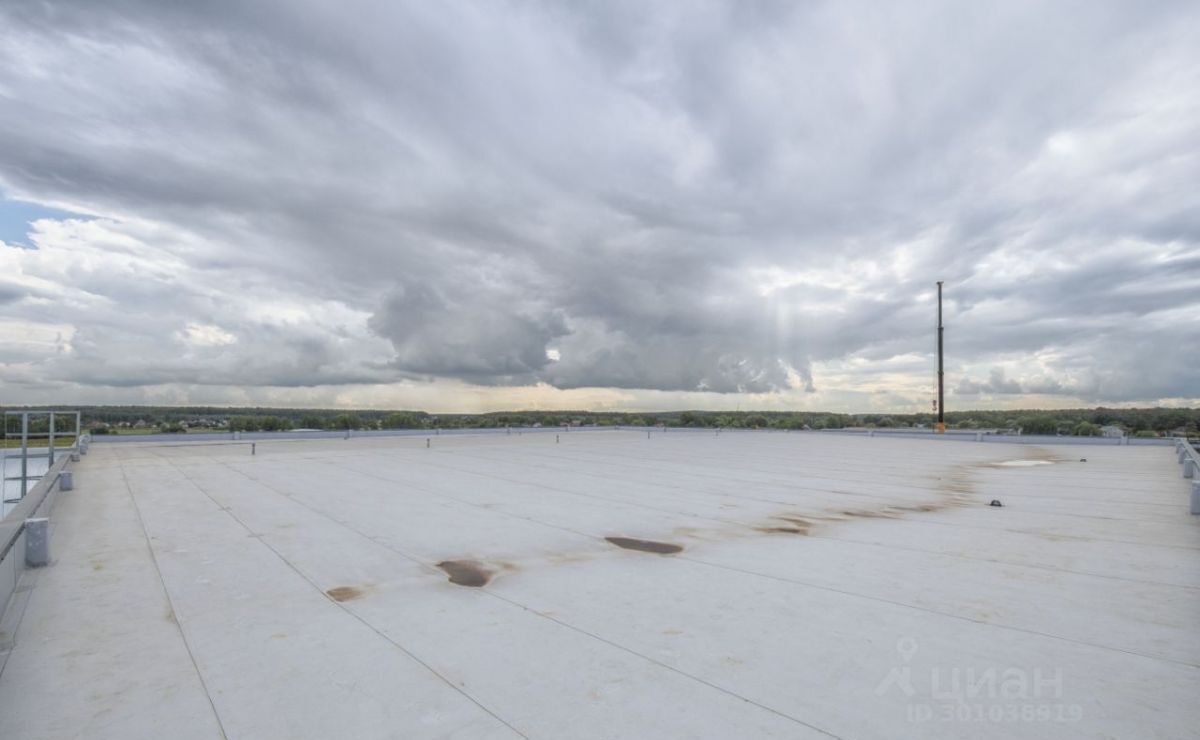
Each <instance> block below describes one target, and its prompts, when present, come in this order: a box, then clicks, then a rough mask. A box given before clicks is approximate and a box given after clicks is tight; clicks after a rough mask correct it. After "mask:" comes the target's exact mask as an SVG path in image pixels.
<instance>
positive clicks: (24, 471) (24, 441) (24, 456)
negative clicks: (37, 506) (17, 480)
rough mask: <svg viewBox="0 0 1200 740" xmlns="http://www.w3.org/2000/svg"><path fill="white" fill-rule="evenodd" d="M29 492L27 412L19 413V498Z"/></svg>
mask: <svg viewBox="0 0 1200 740" xmlns="http://www.w3.org/2000/svg"><path fill="white" fill-rule="evenodd" d="M28 490H29V412H28V411H25V412H22V413H21V498H25V493H26V491H28Z"/></svg>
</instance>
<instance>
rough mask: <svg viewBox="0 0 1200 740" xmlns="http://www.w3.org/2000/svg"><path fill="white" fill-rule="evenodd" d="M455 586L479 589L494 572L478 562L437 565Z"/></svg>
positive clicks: (444, 561) (464, 561)
mask: <svg viewBox="0 0 1200 740" xmlns="http://www.w3.org/2000/svg"><path fill="white" fill-rule="evenodd" d="M437 567H439V568H441V569H442V570H443V571H445V572H446V575H447V576H449V577H450V578H449V580H450V582H451V583H453V584H455V585H456V586H467V587H469V588H480V587H482V586H486V585H487V584H488V581H490V580H492V576H494V575H495V574H496V571H494V570H492V569H491V568H489V567H487V566H486V565H484V564H483V563H481V562H479V561H478V560H443V561H442V562H440V563H438V564H437Z"/></svg>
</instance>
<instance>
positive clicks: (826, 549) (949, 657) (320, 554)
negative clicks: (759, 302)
mask: <svg viewBox="0 0 1200 740" xmlns="http://www.w3.org/2000/svg"><path fill="white" fill-rule="evenodd" d="M557 437H558V439H559V441H558V442H556V441H555V438H556V435H555V434H554V433H547V432H542V433H537V434H523V435H518V434H516V433H514V434H512V435H511V436H508V435H487V436H462V437H452V436H440V437H433V438H432V441H431V446H430V447H429V448H428V449H427V448H426V441H425V439H424V438H423V437H421V438H412V437H407V438H372V439H350V440H317V441H289V442H273V443H266V442H262V441H259V442H258V443H257V454H256V455H254V456H251V455H250V449H249V446H248V445H231V444H224V445H212V446H168V445H158V446H149V445H147V446H141V445H132V444H122V445H104V444H101V443H95V444H93V445H92V448H91V454H90V455H88V456H86V457H84V458H83V461H82V462H81V463H79V464H77V465H76V466H75V467H74V469H75V471H76V473H75V490H74V491H72V492H70V493H64V494H62V496H61V497H60V498H59V502H58V505H57V508H56V509H55V512H54V515H53V519H52V522H53V531H52V547H53V555H54V562H53V564H52V565H51V566H49V567H47V568H44V569H40V570H37V571H30V572H29V574H30V575H31V576H32V588H31V589H30V590H27V591H26V593H25V596H26V597H27V598H26V599H24V602H23V604H22V607H21V608H22V609H23V614H22V615H21V620H20V624H19V628H18V629H17V631H16V637H15V647H14V648H13V649H12V651H11V653H10V654H9V655H8V658H7V661H6V662H5V663H4V666H3V672H2V673H0V737H3V738H14V739H15V738H24V739H30V738H70V737H86V738H141V737H156V738H158V737H161V738H176V739H178V738H219V737H222V736H223V737H228V738H254V739H255V740H261V739H263V738H320V739H322V740H325V739H327V738H385V737H386V738H421V737H430V738H432V737H455V738H483V737H487V738H491V737H496V738H511V737H522V736H523V737H530V738H553V739H558V738H567V737H597V738H599V737H612V738H628V737H655V738H665V737H696V738H749V737H765V736H773V737H788V738H807V737H839V738H897V737H914V738H930V737H934V738H961V737H967V736H970V737H1014V736H1016V737H1044V738H1055V740H1058V739H1060V738H1068V737H1097V736H1112V737H1138V738H1152V737H1172V738H1179V737H1188V736H1190V737H1194V736H1195V733H1196V728H1197V726H1198V723H1200V704H1198V703H1197V701H1196V697H1197V696H1198V695H1200V621H1198V619H1197V618H1198V617H1200V517H1193V516H1190V515H1189V514H1188V493H1189V490H1190V488H1189V486H1188V485H1187V482H1186V481H1184V480H1183V479H1182V478H1181V477H1180V472H1179V467H1178V466H1177V465H1176V463H1175V456H1174V453H1173V450H1172V448H1170V447H1122V446H1115V445H1114V446H1081V445H1064V446H1043V445H1038V446H1030V445H1021V444H988V443H977V442H960V441H953V442H952V441H937V440H928V439H901V438H886V437H882V436H876V437H875V438H866V437H861V436H859V437H853V436H839V435H824V434H815V433H809V434H802V433H793V434H784V433H770V434H768V433H728V432H727V433H722V434H720V435H716V434H714V433H713V432H711V431H708V432H684V431H668V432H665V433H664V432H660V431H655V432H653V433H652V434H651V438H647V434H646V433H645V432H623V431H605V432H580V431H572V432H570V433H560V434H558V435H557ZM1084 457H1085V458H1086V462H1082V461H1081V460H1080V458H1084ZM992 499H999V500H1000V501H1001V502H1002V503H1003V506H1002V507H993V506H989V505H988V504H989V502H990V501H991V500H992Z"/></svg>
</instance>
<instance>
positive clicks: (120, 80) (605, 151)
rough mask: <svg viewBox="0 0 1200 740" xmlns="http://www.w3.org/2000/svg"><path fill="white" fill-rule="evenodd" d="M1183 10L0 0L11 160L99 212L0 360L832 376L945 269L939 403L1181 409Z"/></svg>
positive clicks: (1196, 256)
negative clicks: (948, 375)
mask: <svg viewBox="0 0 1200 740" xmlns="http://www.w3.org/2000/svg"><path fill="white" fill-rule="evenodd" d="M1198 18H1200V13H1197V12H1196V10H1195V8H1194V6H1189V5H1188V4H1186V3H1178V4H1171V3H1163V4H1155V5H1153V6H1145V5H1138V4H1133V3H1079V4H1071V3H1063V4H1056V5H1053V6H1046V5H1044V4H1038V3H1006V4H1002V5H993V6H983V5H979V4H966V3H911V4H903V5H900V4H892V3H863V4H853V5H851V4H842V3H805V4H793V3H767V2H761V3H735V2H729V3H722V2H711V3H701V4H688V5H686V6H685V5H682V4H678V5H676V4H661V5H658V6H649V7H648V6H646V5H645V4H644V3H624V2H612V3H607V2H606V3H590V4H587V3H584V4H565V5H563V4H553V3H536V2H513V3H476V4H468V3H437V4H432V3H396V4H388V5H384V6H379V5H376V4H358V3H348V4H340V5H338V6H337V7H333V6H331V5H329V4H328V3H317V2H311V3H303V2H287V3H283V2H278V3H273V2H257V3H241V2H198V3H156V2H148V1H144V2H139V1H136V0H121V1H119V2H109V3H103V4H98V3H91V2H65V1H60V2H49V3H45V2H32V1H25V0H10V2H7V3H5V4H4V5H3V6H0V142H2V143H3V146H0V188H3V189H4V190H6V191H9V192H10V193H11V194H15V195H17V196H20V197H22V198H25V199H28V200H33V201H37V202H40V203H45V204H47V205H57V206H60V207H70V208H71V209H74V210H77V211H78V212H82V213H87V214H91V215H94V216H99V217H103V218H101V219H99V220H97V221H94V222H88V223H87V224H77V225H74V226H71V227H70V228H66V227H51V226H47V227H46V230H45V231H44V233H42V234H41V236H40V239H41V242H40V244H41V246H42V251H47V250H50V251H51V252H53V250H54V249H56V248H58V249H63V250H67V251H68V253H69V254H70V255H72V257H73V260H75V261H74V262H72V264H63V261H64V260H63V259H62V256H61V255H60V257H59V259H58V260H57V261H48V260H50V258H49V257H42V258H39V257H31V256H29V255H25V256H23V257H22V258H21V259H17V257H15V256H12V255H8V256H6V259H9V260H10V261H11V263H12V264H13V265H14V267H13V268H12V269H13V270H14V271H19V272H21V273H22V274H23V275H24V276H25V282H24V283H22V284H21V285H20V286H18V287H14V289H13V291H11V294H12V296H14V299H13V301H15V300H16V299H15V297H17V296H21V295H24V294H26V293H28V292H29V291H32V290H34V289H35V288H36V289H37V290H39V291H42V293H43V294H44V295H49V296H57V298H48V299H47V300H48V301H57V302H56V303H55V306H56V308H53V309H48V308H47V307H46V305H45V304H43V305H40V306H32V307H26V308H23V309H22V310H21V311H19V312H17V313H15V314H14V315H13V317H12V318H14V319H19V320H23V321H35V320H40V321H47V320H49V321H52V322H55V323H56V324H62V325H70V326H74V327H75V329H74V333H73V334H72V335H71V337H70V339H69V341H68V340H66V339H64V340H63V341H62V342H61V343H59V344H57V345H56V344H54V343H53V342H51V341H50V340H48V339H47V340H45V341H43V342H42V345H39V346H45V347H51V346H56V347H59V348H60V349H59V350H55V351H54V352H53V354H47V355H46V356H45V359H44V361H43V362H42V363H41V365H40V366H37V367H33V368H31V367H25V366H23V369H20V370H19V373H18V369H13V368H10V369H9V371H8V372H9V375H8V380H9V382H17V381H18V380H21V382H26V381H27V380H28V378H31V377H51V378H56V379H61V380H63V381H64V382H67V381H74V382H82V383H95V384H108V385H119V384H134V385H139V384H145V385H155V384H165V383H172V382H180V383H218V384H225V383H228V384H233V385H237V384H242V385H246V384H249V385H255V384H259V385H278V386H319V385H325V384H353V383H380V382H387V381H389V380H395V379H398V378H412V377H421V378H426V377H428V378H455V379H461V380H465V381H468V382H470V383H474V384H479V385H485V386H503V385H513V384H530V383H535V382H545V383H549V384H551V385H553V386H556V387H559V388H583V387H591V386H601V387H615V388H641V389H654V390H665V391H680V390H682V391H692V390H707V391H715V392H721V393H734V392H748V393H765V392H777V391H784V390H788V389H802V390H814V391H821V390H823V383H822V377H821V374H820V368H821V367H822V364H823V363H841V367H842V370H841V371H840V372H842V374H843V376H844V378H845V379H844V380H843V382H847V383H851V384H852V383H853V382H854V375H853V373H854V370H853V367H855V365H854V362H855V361H857V362H859V363H860V364H859V365H857V367H864V363H865V365H872V364H878V363H884V362H891V363H893V365H894V366H896V367H899V366H901V365H906V363H901V362H897V361H896V360H895V358H898V357H907V356H911V355H913V354H918V355H920V354H926V353H928V352H929V351H930V349H931V348H932V343H931V341H930V338H931V331H930V330H931V324H932V312H931V304H930V289H931V287H932V282H933V281H934V280H936V279H944V280H946V281H947V295H948V297H949V299H950V304H949V318H950V329H949V334H948V338H949V341H950V346H951V347H952V348H953V353H952V362H953V363H955V364H954V367H955V368H956V369H959V370H961V377H963V378H964V379H963V380H962V382H961V383H959V384H957V386H956V388H957V392H958V393H959V394H962V395H964V396H979V395H985V394H996V395H1008V396H1011V395H1016V394H1022V393H1024V394H1057V395H1069V396H1074V397H1076V398H1081V399H1082V398H1086V399H1089V400H1091V399H1098V400H1105V399H1117V400H1124V399H1155V398H1179V397H1192V398H1194V397H1196V395H1197V390H1196V386H1197V378H1196V376H1195V372H1194V371H1193V370H1190V369H1187V368H1186V367H1185V365H1186V363H1188V362H1191V363H1192V364H1191V366H1190V367H1192V368H1194V367H1196V364H1195V362H1194V360H1195V359H1196V357H1195V352H1196V351H1195V350H1192V349H1187V348H1188V347H1195V346H1196V345H1197V343H1198V341H1200V321H1198V320H1197V318H1196V313H1197V311H1198V310H1200V297H1198V296H1200V220H1198V219H1197V215H1196V214H1197V213H1200V209H1198V208H1197V206H1198V205H1200V204H1198V203H1197V198H1196V195H1195V189H1194V187H1193V184H1194V183H1195V182H1196V181H1197V176H1198V175H1200V146H1198V144H1200V141H1198V135H1197V133H1196V132H1197V131H1198V130H1200V93H1198V92H1197V91H1198V90H1200V76H1198V73H1197V70H1198V69H1200V55H1198V54H1197V53H1196V51H1195V49H1194V46H1195V44H1194V39H1195V37H1196V36H1197V35H1198V32H1200V27H1198ZM89 250H91V251H89ZM6 285H7V284H6ZM4 290H7V288H5V289H4ZM46 291H49V292H48V293H47V292H46ZM7 295H9V293H8V292H5V293H0V300H3V297H4V296H7ZM28 303H29V301H28V300H23V301H20V302H17V303H16V305H19V306H26V304H28ZM83 308H86V311H83V310H82V309H83ZM148 312H150V314H151V315H149V316H148V315H147V314H148ZM48 313H49V314H51V315H47V314H48ZM1134 327H1136V329H1135V328H1134ZM39 341H42V340H39ZM22 347H23V349H22V352H26V353H27V352H30V351H33V350H30V349H29V347H28V346H26V345H22ZM1134 349H1136V352H1137V353H1138V354H1137V355H1131V354H1130V350H1134ZM47 352H49V350H47ZM22 356H25V355H22ZM131 357H136V358H137V362H133V361H131V360H130V358H131ZM1146 357H1168V358H1171V362H1172V363H1173V364H1171V365H1170V366H1165V365H1163V364H1162V363H1152V364H1151V365H1150V366H1149V367H1146V365H1145V363H1144V362H1142V360H1144V358H1146ZM35 365H36V363H35ZM14 373H17V374H16V375H14ZM861 373H862V374H861V375H860V376H859V377H860V378H861V379H862V381H863V383H864V384H865V383H867V382H876V380H877V379H876V378H875V376H874V375H872V374H871V373H870V372H868V371H867V370H865V369H863V370H861ZM18 375H19V377H18ZM981 378H982V379H981ZM22 379H24V380H22Z"/></svg>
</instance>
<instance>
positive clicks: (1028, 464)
mask: <svg viewBox="0 0 1200 740" xmlns="http://www.w3.org/2000/svg"><path fill="white" fill-rule="evenodd" d="M1053 464H1054V463H1053V462H1052V461H1050V460H1005V461H1004V462H998V463H993V467H997V468H1032V467H1033V466H1035V465H1053Z"/></svg>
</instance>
